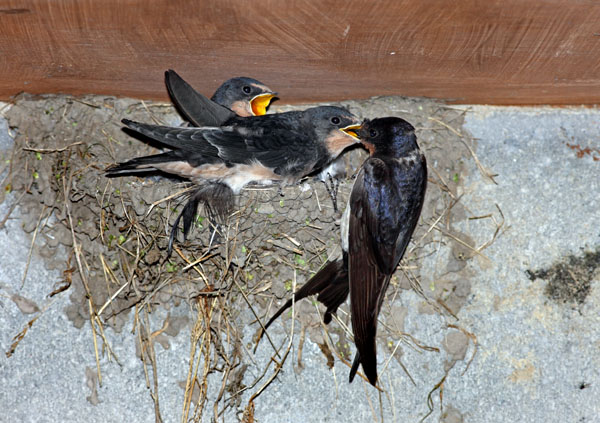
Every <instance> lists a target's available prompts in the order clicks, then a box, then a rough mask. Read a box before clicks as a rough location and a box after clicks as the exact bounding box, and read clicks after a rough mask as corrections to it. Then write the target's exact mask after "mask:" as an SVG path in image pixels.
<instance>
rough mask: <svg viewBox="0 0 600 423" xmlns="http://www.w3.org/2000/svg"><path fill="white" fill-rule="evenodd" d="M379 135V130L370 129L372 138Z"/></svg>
mask: <svg viewBox="0 0 600 423" xmlns="http://www.w3.org/2000/svg"><path fill="white" fill-rule="evenodd" d="M377 135H378V133H377V131H376V130H374V129H369V136H370V137H371V138H375V137H376V136H377Z"/></svg>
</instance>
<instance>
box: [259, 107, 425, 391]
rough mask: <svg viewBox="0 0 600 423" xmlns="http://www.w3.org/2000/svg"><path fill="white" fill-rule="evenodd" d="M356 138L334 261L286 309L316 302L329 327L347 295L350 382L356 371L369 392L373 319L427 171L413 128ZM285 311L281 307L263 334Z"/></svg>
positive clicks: (412, 223)
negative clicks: (353, 174) (352, 350)
mask: <svg viewBox="0 0 600 423" xmlns="http://www.w3.org/2000/svg"><path fill="white" fill-rule="evenodd" d="M358 136H359V139H360V141H361V143H362V144H363V145H364V146H365V147H366V148H367V150H369V153H370V156H369V158H367V160H366V161H365V162H364V163H363V165H362V167H361V169H360V171H359V173H358V176H357V178H356V182H355V183H354V187H353V188H352V193H351V194H350V199H349V201H348V205H347V207H346V211H345V212H344V215H343V217H342V223H341V232H342V258H340V259H338V260H335V261H328V262H327V263H326V264H325V266H323V268H322V269H321V270H319V272H317V274H316V275H314V276H313V277H312V278H311V279H310V280H309V281H308V282H307V283H306V284H304V286H302V287H301V288H300V289H299V290H298V291H297V292H296V293H295V294H294V301H299V300H301V299H302V298H304V297H307V296H309V295H314V294H318V297H317V300H318V301H320V302H321V303H323V304H324V305H325V306H326V307H327V309H326V311H325V315H324V322H325V323H329V322H330V321H331V317H332V314H334V313H335V312H336V310H337V308H338V307H339V306H340V305H341V304H342V303H343V302H344V301H345V300H346V298H347V296H348V293H350V314H351V319H352V332H353V334H354V343H355V344H356V348H357V352H356V356H355V359H354V363H353V365H352V369H351V371H350V382H352V380H353V379H354V376H355V375H356V372H357V370H358V367H359V365H362V368H363V371H364V373H365V375H366V377H367V379H368V380H369V382H370V383H371V384H373V385H375V384H376V382H377V354H376V344H375V339H376V335H377V316H378V315H379V311H380V310H381V304H382V302H383V299H384V297H385V292H386V290H387V287H388V285H389V282H390V279H391V276H392V274H393V273H394V271H395V269H396V267H397V266H398V263H399V262H400V260H401V259H402V256H403V255H404V252H405V250H406V247H407V245H408V242H409V240H410V238H411V236H412V234H413V232H414V229H415V227H416V225H417V221H418V219H419V216H420V214H421V209H422V206H423V201H424V198H425V190H426V185H427V165H426V160H425V156H424V155H423V153H422V152H421V151H420V149H419V146H418V144H417V139H416V136H415V133H414V128H413V127H412V125H410V124H409V123H408V122H406V121H405V120H403V119H400V118H395V117H389V118H380V119H374V120H371V121H365V123H363V125H362V127H361V129H360V130H359V131H358ZM291 304H292V300H289V301H287V302H286V303H285V304H284V305H283V306H282V307H281V308H280V309H279V310H278V311H277V312H276V313H275V314H274V315H273V317H272V318H271V319H270V320H269V321H268V322H267V324H266V325H265V330H266V329H267V328H268V327H269V326H270V325H271V323H273V321H274V320H275V319H276V318H277V317H279V316H280V315H281V314H282V313H283V311H285V310H286V309H287V308H289V307H290V306H291Z"/></svg>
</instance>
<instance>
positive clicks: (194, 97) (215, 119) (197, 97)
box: [165, 69, 235, 126]
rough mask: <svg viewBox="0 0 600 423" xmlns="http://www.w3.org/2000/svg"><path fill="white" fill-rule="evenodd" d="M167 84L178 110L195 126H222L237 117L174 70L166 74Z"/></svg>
mask: <svg viewBox="0 0 600 423" xmlns="http://www.w3.org/2000/svg"><path fill="white" fill-rule="evenodd" d="M165 84H166V86H167V91H169V95H170V96H171V100H173V103H174V104H175V107H177V110H178V111H179V112H180V113H181V115H182V116H183V117H184V118H185V119H186V120H187V121H189V122H191V123H192V124H193V125H195V126H221V125H222V124H223V123H225V122H226V121H227V120H229V119H231V118H232V117H234V116H235V113H233V112H232V111H231V110H229V109H228V108H226V107H223V106H221V105H220V104H218V103H215V102H214V101H212V100H210V99H209V98H207V97H205V96H204V95H202V94H200V93H199V92H197V91H196V90H195V89H193V88H192V87H191V85H190V84H188V83H187V82H185V81H184V80H183V78H182V77H181V76H179V75H178V74H177V72H175V71H174V70H171V69H169V70H168V71H166V72H165Z"/></svg>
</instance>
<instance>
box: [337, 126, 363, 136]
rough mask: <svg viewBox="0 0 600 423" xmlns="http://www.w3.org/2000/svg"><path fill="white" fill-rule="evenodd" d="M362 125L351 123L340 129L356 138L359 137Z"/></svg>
mask: <svg viewBox="0 0 600 423" xmlns="http://www.w3.org/2000/svg"><path fill="white" fill-rule="evenodd" d="M360 127H361V125H349V126H346V127H345V128H341V129H340V130H341V131H342V132H344V133H346V134H348V135H350V136H351V137H352V138H356V139H358V131H359V130H360Z"/></svg>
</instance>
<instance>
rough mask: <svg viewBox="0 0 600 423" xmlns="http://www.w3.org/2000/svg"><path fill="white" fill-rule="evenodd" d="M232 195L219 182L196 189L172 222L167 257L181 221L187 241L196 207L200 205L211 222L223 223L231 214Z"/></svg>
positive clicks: (226, 186) (231, 192) (227, 187)
mask: <svg viewBox="0 0 600 423" xmlns="http://www.w3.org/2000/svg"><path fill="white" fill-rule="evenodd" d="M234 203H235V201H234V195H233V191H232V189H231V188H230V187H229V186H228V185H226V184H223V183H220V182H207V183H205V184H202V185H200V186H198V187H197V189H196V190H195V191H194V192H193V193H192V194H191V195H190V196H189V198H188V200H187V203H186V205H185V206H184V207H183V210H182V211H181V213H180V214H179V216H177V218H176V219H175V222H173V226H172V227H171V234H170V235H169V246H168V248H167V255H168V256H170V255H171V252H172V251H173V241H174V240H175V238H177V233H178V230H179V222H180V221H181V220H182V219H183V239H184V240H185V239H187V236H188V235H189V233H190V230H191V228H192V224H193V223H194V217H195V216H196V212H197V211H198V205H200V204H201V205H202V206H203V207H204V210H205V211H206V214H207V217H208V218H209V220H211V221H213V222H223V221H225V219H226V218H227V216H228V215H229V214H230V213H231V210H232V209H233V206H234Z"/></svg>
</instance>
